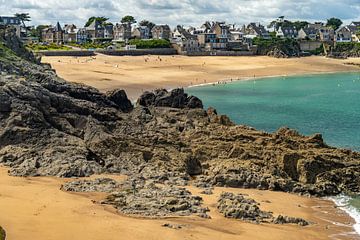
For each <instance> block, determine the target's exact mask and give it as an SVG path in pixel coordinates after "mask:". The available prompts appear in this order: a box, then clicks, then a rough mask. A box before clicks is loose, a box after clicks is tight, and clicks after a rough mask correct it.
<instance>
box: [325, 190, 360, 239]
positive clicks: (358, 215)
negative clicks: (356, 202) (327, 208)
mask: <svg viewBox="0 0 360 240" xmlns="http://www.w3.org/2000/svg"><path fill="white" fill-rule="evenodd" d="M330 199H331V200H332V201H334V202H335V204H336V205H337V206H338V207H339V208H340V209H341V210H343V211H345V212H346V213H347V214H349V216H350V217H351V218H353V219H354V220H355V224H354V226H353V227H354V229H355V231H356V232H357V234H358V235H360V209H357V208H356V207H354V206H352V205H351V200H352V198H351V197H350V196H346V195H339V196H336V197H332V198H330Z"/></svg>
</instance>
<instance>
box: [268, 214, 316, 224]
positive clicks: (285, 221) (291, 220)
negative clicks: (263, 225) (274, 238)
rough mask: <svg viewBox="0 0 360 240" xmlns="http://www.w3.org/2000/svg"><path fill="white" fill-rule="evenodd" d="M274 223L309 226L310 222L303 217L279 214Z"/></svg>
mask: <svg viewBox="0 0 360 240" xmlns="http://www.w3.org/2000/svg"><path fill="white" fill-rule="evenodd" d="M273 223H275V224H297V225H300V226H307V225H309V224H310V223H309V222H308V221H306V220H304V219H302V218H294V217H288V216H282V215H279V216H277V217H276V218H275V219H274V220H273Z"/></svg>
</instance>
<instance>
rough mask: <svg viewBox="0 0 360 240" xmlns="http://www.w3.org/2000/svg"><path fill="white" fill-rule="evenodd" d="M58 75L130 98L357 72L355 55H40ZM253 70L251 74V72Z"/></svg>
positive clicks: (359, 59) (358, 60) (357, 61)
mask: <svg viewBox="0 0 360 240" xmlns="http://www.w3.org/2000/svg"><path fill="white" fill-rule="evenodd" d="M43 62H45V63H50V64H51V65H52V67H53V68H54V69H55V70H56V72H57V73H58V75H59V76H60V77H62V78H64V79H66V80H68V81H71V82H76V83H82V84H86V85H89V86H92V87H95V88H97V89H99V90H100V91H102V92H106V91H109V90H113V89H118V88H120V89H124V90H125V91H126V93H127V95H128V97H129V98H130V99H131V100H136V99H137V98H138V97H139V96H140V95H141V94H142V93H143V92H144V91H149V90H153V89H156V88H165V89H174V88H178V87H183V88H187V87H194V86H202V85H208V84H214V83H217V82H219V81H227V80H228V81H231V80H230V79H233V81H234V80H238V79H240V80H252V79H262V78H271V77H276V76H296V75H308V74H320V73H337V72H359V71H360V68H359V67H358V66H356V65H349V64H348V63H355V64H357V63H360V58H358V59H347V60H338V59H329V58H325V57H317V56H313V57H306V58H288V59H277V58H272V57H266V56H256V57H254V56H251V57H213V56H212V57H186V56H179V55H174V56H155V55H154V56H135V57H134V56H132V57H131V56H123V57H119V56H105V55H98V56H96V57H77V58H76V57H43ZM254 75H255V78H254V77H253V76H254Z"/></svg>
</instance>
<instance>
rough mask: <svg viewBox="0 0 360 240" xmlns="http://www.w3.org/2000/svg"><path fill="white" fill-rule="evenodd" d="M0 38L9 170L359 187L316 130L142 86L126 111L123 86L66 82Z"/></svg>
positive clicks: (4, 155) (2, 141) (353, 163)
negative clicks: (240, 116)
mask: <svg viewBox="0 0 360 240" xmlns="http://www.w3.org/2000/svg"><path fill="white" fill-rule="evenodd" d="M4 39H5V40H4ZM6 39H11V41H15V43H14V44H9V41H8V40H6ZM0 41H1V43H2V45H0V46H1V47H4V49H6V51H1V53H0V71H1V74H0V113H1V114H0V163H2V164H4V165H6V166H8V167H10V174H12V175H18V176H39V175H42V176H59V177H83V176H89V175H91V174H100V173H117V174H119V173H120V174H128V175H130V176H131V177H134V178H138V179H146V180H147V181H154V182H155V183H163V184H164V183H165V184H167V185H175V186H176V185H177V186H179V185H180V186H181V185H187V184H188V183H189V180H190V179H191V177H194V176H196V183H195V184H197V185H199V186H200V185H201V186H204V187H205V186H206V187H212V186H229V187H243V188H258V189H268V190H274V191H285V192H294V193H299V194H304V195H316V196H324V195H333V194H337V193H339V192H343V193H358V192H360V176H359V172H360V171H359V166H360V154H359V153H357V152H352V151H350V150H341V149H336V148H332V147H329V146H327V145H326V143H324V141H323V139H322V136H321V135H319V134H317V135H314V136H310V137H306V136H302V135H301V134H299V133H298V132H296V131H294V130H291V129H288V128H282V129H280V130H279V131H277V132H275V133H272V134H270V133H265V132H262V131H257V130H255V129H253V128H250V127H246V126H236V125H234V124H233V123H232V122H231V121H230V119H229V118H228V117H226V116H218V115H217V113H216V110H214V109H208V110H207V111H205V110H204V109H202V103H201V101H200V100H198V99H196V98H194V97H188V96H187V94H186V93H184V90H183V89H175V90H173V91H171V92H168V91H166V90H163V89H160V90H156V91H154V92H153V93H149V92H148V93H145V94H143V95H142V96H141V97H140V99H139V100H138V105H140V106H136V107H135V108H134V109H133V110H131V106H130V104H129V101H128V100H127V99H126V96H125V95H124V92H123V91H121V90H117V91H114V92H112V93H110V94H108V95H106V94H103V93H101V92H99V91H98V90H96V89H94V88H92V87H88V86H84V85H81V84H73V83H68V82H66V81H65V80H63V79H61V78H59V77H58V76H57V75H56V73H55V72H54V71H53V70H51V69H50V68H49V66H48V65H42V64H38V62H36V61H35V60H34V59H33V58H32V57H31V54H30V53H28V52H27V51H26V49H24V48H23V46H22V45H21V43H20V42H19V41H18V40H17V39H16V37H14V36H11V34H10V35H9V32H8V31H4V30H2V29H1V28H0ZM4 41H5V43H6V44H3V42H4ZM6 46H9V47H11V48H14V49H13V50H15V51H16V52H13V51H11V50H10V49H7V47H6ZM27 56H28V57H27ZM121 109H122V110H121ZM199 174H200V175H199Z"/></svg>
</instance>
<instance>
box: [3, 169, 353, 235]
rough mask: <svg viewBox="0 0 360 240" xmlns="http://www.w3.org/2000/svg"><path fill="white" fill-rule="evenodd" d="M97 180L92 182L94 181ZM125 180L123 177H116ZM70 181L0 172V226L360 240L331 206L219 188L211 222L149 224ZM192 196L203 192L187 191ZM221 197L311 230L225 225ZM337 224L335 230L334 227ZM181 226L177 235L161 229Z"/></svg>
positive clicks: (210, 198) (207, 201)
mask: <svg viewBox="0 0 360 240" xmlns="http://www.w3.org/2000/svg"><path fill="white" fill-rule="evenodd" d="M92 178H94V177H92ZM116 179H117V180H121V179H124V177H123V176H118V177H116ZM65 181H69V179H67V180H66V179H58V178H54V177H36V178H20V177H11V176H8V175H7V169H6V168H3V167H1V168H0V213H1V214H0V225H1V226H3V227H4V229H5V230H6V231H7V237H8V238H7V239H8V240H19V239H36V240H60V239H61V240H64V239H76V240H112V239H114V240H115V239H132V240H143V239H144V240H145V239H146V240H152V239H154V240H161V239H172V240H177V239H179V240H180V239H188V240H191V239H197V240H212V239H214V240H215V239H216V240H217V239H221V240H227V239H229V240H237V239H264V240H265V239H267V240H272V239H274V240H275V239H276V240H279V239H287V240H291V239H297V240H298V239H299V240H300V239H304V240H305V239H318V240H320V239H356V237H355V236H353V235H348V234H347V233H348V232H351V231H352V227H351V221H352V220H351V219H350V218H349V217H348V216H347V215H346V214H345V213H344V212H342V211H339V210H338V209H336V208H334V204H333V203H332V202H329V201H326V200H321V199H310V198H305V197H300V196H296V195H292V194H286V193H281V192H270V191H257V190H244V189H224V188H216V189H215V191H214V194H213V195H201V196H202V197H203V199H204V206H208V207H209V208H210V213H209V214H210V216H211V217H212V219H201V218H199V217H194V216H191V217H181V218H169V219H158V220H149V219H141V218H131V217H127V216H123V215H120V214H117V213H116V212H115V211H114V209H113V208H112V207H111V206H103V205H99V204H96V203H94V202H93V200H95V201H98V200H100V199H102V198H104V197H105V194H101V193H82V194H76V193H67V192H63V191H61V190H59V189H60V186H61V184H62V183H64V182H65ZM189 189H190V190H191V191H192V192H193V193H194V194H199V192H200V190H199V189H197V188H193V187H189ZM222 191H230V192H239V193H244V194H248V195H249V196H250V197H251V198H254V199H255V200H256V201H258V202H259V203H260V204H261V205H260V208H262V209H263V210H268V211H273V212H274V214H284V215H288V216H294V217H302V218H305V219H306V220H309V221H312V222H314V224H313V225H311V226H307V227H300V226H295V225H274V224H260V225H258V224H252V223H246V222H242V221H239V220H234V219H226V218H224V217H223V216H222V215H221V214H220V213H218V212H217V210H216V201H217V198H218V196H219V195H220V194H221V192H222ZM334 222H336V224H334ZM164 223H172V224H182V225H184V227H183V228H182V229H179V230H175V229H170V228H165V227H162V226H161V225H162V224H164Z"/></svg>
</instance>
